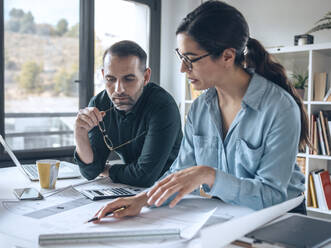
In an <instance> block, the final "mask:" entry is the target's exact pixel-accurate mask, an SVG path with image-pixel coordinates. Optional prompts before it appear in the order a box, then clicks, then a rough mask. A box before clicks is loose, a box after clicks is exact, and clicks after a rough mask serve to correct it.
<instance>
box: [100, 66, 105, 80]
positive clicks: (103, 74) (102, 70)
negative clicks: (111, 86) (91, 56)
mask: <svg viewBox="0 0 331 248" xmlns="http://www.w3.org/2000/svg"><path fill="white" fill-rule="evenodd" d="M101 73H102V78H105V70H104V69H103V68H101Z"/></svg>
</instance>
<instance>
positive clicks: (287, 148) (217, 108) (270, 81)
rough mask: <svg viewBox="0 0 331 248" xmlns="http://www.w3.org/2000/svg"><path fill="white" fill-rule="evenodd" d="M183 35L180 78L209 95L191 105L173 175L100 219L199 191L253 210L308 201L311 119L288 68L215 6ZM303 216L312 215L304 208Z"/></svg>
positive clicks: (197, 15) (226, 9) (195, 16)
mask: <svg viewBox="0 0 331 248" xmlns="http://www.w3.org/2000/svg"><path fill="white" fill-rule="evenodd" d="M176 34H177V43H178V49H176V52H177V54H178V56H179V58H180V59H181V61H182V64H181V72H183V73H186V75H187V77H188V78H189V80H190V81H191V83H192V85H193V86H194V88H195V89H197V90H207V91H206V92H205V93H204V94H202V95H201V96H200V97H199V98H198V99H197V100H195V101H194V103H193V104H192V106H191V109H190V112H189V114H188V116H187V122H186V124H185V137H184V139H183V141H182V144H181V148H180V151H179V155H178V157H177V159H176V160H175V162H174V163H173V165H172V166H171V169H170V171H169V172H168V173H167V175H168V176H166V177H165V178H164V179H163V180H160V181H159V182H158V183H156V184H155V185H154V187H152V188H151V189H150V190H149V192H147V193H146V192H144V193H141V194H139V195H137V196H134V197H129V198H122V199H117V200H116V201H114V202H112V203H109V204H108V205H107V206H105V207H104V208H102V209H100V210H99V212H98V213H97V214H96V215H97V216H99V219H100V218H102V217H104V216H105V215H106V213H107V212H109V211H113V210H114V209H117V208H119V207H122V206H125V207H126V209H125V210H123V211H117V212H116V213H114V215H113V216H114V217H123V216H128V215H137V214H139V212H140V210H141V208H142V207H143V206H145V205H155V206H160V205H162V204H163V203H165V202H168V201H171V202H170V207H173V206H175V205H176V204H177V203H178V202H179V201H180V200H181V199H182V197H183V196H184V195H186V194H188V193H191V192H193V191H198V189H199V186H200V185H202V187H203V189H204V191H205V192H206V193H208V194H209V195H211V196H213V197H218V198H220V199H222V200H223V201H225V202H227V203H232V204H238V205H243V206H248V207H250V208H253V209H262V208H265V207H269V206H272V205H274V204H278V203H280V202H283V201H285V200H288V199H291V198H294V197H297V196H298V195H300V194H302V192H303V191H304V176H303V175H302V173H301V172H300V170H299V168H298V166H297V165H296V164H295V161H296V155H297V152H298V148H299V146H300V147H304V146H305V145H306V144H308V143H309V141H308V121H307V115H306V112H305V110H304V107H303V104H302V101H301V100H300V98H299V97H298V96H297V94H296V93H295V92H294V90H293V88H292V86H291V85H290V84H289V82H288V80H287V78H286V74H285V71H284V68H283V67H282V66H281V65H280V64H278V63H275V62H273V61H272V60H271V58H270V55H269V54H268V53H267V51H266V50H265V49H264V48H263V46H262V45H261V44H260V43H259V42H258V41H257V40H255V39H252V38H249V30H248V24H247V23H246V20H245V19H244V17H243V16H242V14H241V13H240V12H239V11H238V10H237V9H235V8H233V7H232V6H229V5H228V4H226V3H223V2H219V1H208V2H205V3H203V4H202V5H200V6H199V7H198V8H197V9H195V10H193V11H192V12H191V13H190V14H188V15H187V16H186V17H185V18H184V20H183V21H182V23H181V24H180V26H179V27H178V29H177V32H176ZM248 68H254V70H249V69H248ZM169 174H170V175H169ZM171 196H174V198H173V197H171ZM296 211H298V212H302V213H304V212H305V206H304V202H303V203H302V204H301V209H297V210H296ZM98 221H99V220H98ZM98 221H96V222H98Z"/></svg>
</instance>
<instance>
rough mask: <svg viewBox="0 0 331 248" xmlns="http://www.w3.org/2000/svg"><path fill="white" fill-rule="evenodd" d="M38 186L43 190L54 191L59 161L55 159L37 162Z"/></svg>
mask: <svg viewBox="0 0 331 248" xmlns="http://www.w3.org/2000/svg"><path fill="white" fill-rule="evenodd" d="M36 163H37V167H38V173H39V182H40V186H41V187H42V188H44V189H54V188H55V183H56V179H57V176H58V174H59V167H60V161H59V160H55V159H42V160H37V161H36Z"/></svg>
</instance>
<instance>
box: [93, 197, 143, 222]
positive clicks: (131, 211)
mask: <svg viewBox="0 0 331 248" xmlns="http://www.w3.org/2000/svg"><path fill="white" fill-rule="evenodd" d="M146 202H147V196H146V193H145V192H142V193H140V194H138V195H135V196H131V197H124V198H117V199H116V200H114V201H112V202H110V203H108V204H107V205H106V206H104V207H103V208H101V209H99V211H98V212H97V213H96V214H95V215H94V217H98V220H96V221H94V222H93V223H95V224H97V223H100V221H101V219H102V218H105V217H106V215H107V213H109V212H111V211H114V210H116V209H119V208H122V207H125V209H124V210H120V211H117V212H114V213H113V214H112V215H110V216H108V217H114V218H122V217H125V216H136V215H138V214H139V213H140V211H141V209H142V207H143V206H146V205H147V204H146Z"/></svg>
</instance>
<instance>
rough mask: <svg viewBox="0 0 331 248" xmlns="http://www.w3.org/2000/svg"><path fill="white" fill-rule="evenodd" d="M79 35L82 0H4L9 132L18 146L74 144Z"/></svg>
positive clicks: (14, 147) (41, 147) (13, 142)
mask: <svg viewBox="0 0 331 248" xmlns="http://www.w3.org/2000/svg"><path fill="white" fill-rule="evenodd" d="M63 6H66V7H65V8H63ZM49 10H51V11H49ZM78 35H79V1H78V0H75V1H66V0H57V1H45V0H29V1H24V0H15V1H12V0H5V1H4V47H5V63H4V64H5V66H4V75H5V82H4V94H5V136H6V140H7V142H8V144H9V145H10V146H11V148H12V149H14V150H27V149H43V148H52V147H63V146H73V145H74V143H73V141H74V139H73V124H74V118H75V116H76V113H77V109H78V85H77V84H75V83H74V81H75V79H77V78H78V60H79V36H78Z"/></svg>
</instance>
